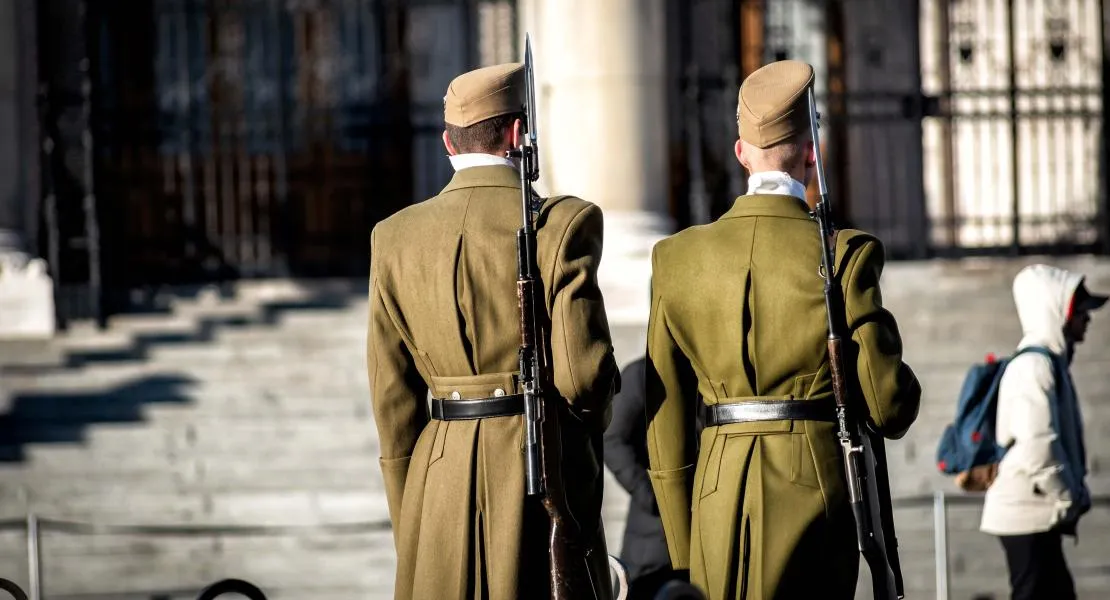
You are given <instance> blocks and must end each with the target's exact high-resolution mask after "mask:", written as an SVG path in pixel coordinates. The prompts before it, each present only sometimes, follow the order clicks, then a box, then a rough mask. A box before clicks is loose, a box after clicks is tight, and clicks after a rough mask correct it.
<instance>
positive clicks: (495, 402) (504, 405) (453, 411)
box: [432, 394, 524, 421]
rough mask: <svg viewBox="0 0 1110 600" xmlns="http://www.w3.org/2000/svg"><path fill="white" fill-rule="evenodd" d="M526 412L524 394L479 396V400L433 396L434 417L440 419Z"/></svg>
mask: <svg viewBox="0 0 1110 600" xmlns="http://www.w3.org/2000/svg"><path fill="white" fill-rule="evenodd" d="M523 414H524V394H512V395H509V396H496V397H493V398H479V399H477V400H444V399H442V398H432V418H433V419H436V420H439V421H461V420H463V419H488V418H490V417H511V416H513V415H523Z"/></svg>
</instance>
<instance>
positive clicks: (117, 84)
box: [40, 0, 514, 326]
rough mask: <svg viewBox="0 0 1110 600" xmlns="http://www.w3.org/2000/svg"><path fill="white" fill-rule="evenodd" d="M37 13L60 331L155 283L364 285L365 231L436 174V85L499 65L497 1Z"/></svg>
mask: <svg viewBox="0 0 1110 600" xmlns="http://www.w3.org/2000/svg"><path fill="white" fill-rule="evenodd" d="M45 5H46V7H45V9H44V10H43V11H42V14H40V29H42V30H43V31H44V33H45V36H40V40H41V44H42V47H43V50H44V51H45V52H46V53H47V54H51V53H53V54H54V55H58V58H57V60H54V61H52V62H50V61H48V62H47V64H45V65H44V68H43V69H41V72H42V73H43V76H42V79H43V86H42V87H43V99H44V101H43V105H44V107H45V109H44V111H43V119H44V130H45V131H48V132H53V136H52V137H51V144H52V145H51V144H48V147H49V148H50V150H49V153H50V156H48V159H49V160H47V161H46V162H47V163H48V164H49V165H53V166H55V167H56V168H54V169H51V170H49V171H45V177H46V179H47V180H48V181H47V185H46V186H45V187H46V188H48V189H51V190H54V192H53V194H52V195H51V194H50V193H47V198H48V200H49V201H48V202H47V203H46V205H47V208H48V210H47V211H46V213H47V214H46V215H45V216H46V221H47V223H46V225H47V229H48V235H47V236H46V237H47V238H48V240H50V241H49V244H50V246H51V250H52V254H51V264H52V266H54V268H55V270H56V273H55V278H56V279H59V275H60V276H61V277H60V279H59V280H60V281H62V282H64V285H63V286H59V297H60V301H59V312H60V313H61V314H59V317H60V318H59V323H60V324H61V325H62V326H64V324H65V321H66V319H67V318H69V317H85V316H97V317H100V319H101V321H102V322H103V321H104V319H105V318H106V317H107V315H110V314H112V313H114V312H118V311H121V310H127V309H129V308H133V307H134V304H135V301H136V298H139V299H140V301H141V298H143V297H144V295H142V294H139V295H136V291H141V290H144V289H145V290H149V289H151V288H154V287H156V286H163V285H180V284H193V283H207V282H220V281H226V280H229V279H235V278H242V277H287V276H293V277H312V276H344V277H364V276H366V274H367V272H368V269H369V232H370V229H371V228H372V227H373V225H374V224H375V223H376V222H377V221H379V220H381V219H382V218H384V217H386V216H388V215H390V214H392V213H393V212H395V211H397V210H398V209H400V208H402V207H404V206H407V205H408V204H410V203H412V202H413V201H414V200H417V199H420V198H424V197H427V196H428V195H430V194H431V193H434V192H435V191H437V190H438V189H439V188H440V187H442V185H443V184H444V183H446V180H447V178H449V176H450V169H449V165H446V168H445V165H444V164H443V163H445V162H446V161H443V160H442V154H443V153H442V148H440V147H439V144H440V142H439V133H440V132H441V131H442V122H441V121H442V119H441V114H442V95H443V90H444V89H445V88H446V86H447V83H448V82H449V81H450V79H451V78H452V77H454V76H455V75H457V74H458V73H459V72H461V71H464V70H466V69H468V68H473V67H475V66H478V64H479V63H483V62H484V63H490V62H493V61H502V60H510V59H511V57H512V55H513V54H514V52H513V47H512V40H513V36H512V31H513V29H514V22H513V19H514V11H513V5H512V3H511V2H510V1H509V0H422V1H421V2H407V1H403V0H142V1H136V2H117V1H115V0H49V1H48V2H46V3H45ZM59 22H60V23H63V24H64V25H63V26H58V23H59ZM483 28H485V29H487V30H488V31H487V33H489V34H490V35H489V36H486V37H492V36H494V35H495V34H496V35H499V36H500V37H501V38H503V39H506V43H505V44H501V45H497V44H494V45H492V46H491V45H490V44H479V39H480V35H479V30H480V29H483ZM490 28H492V30H489V29H490ZM59 107H65V108H59ZM67 111H68V112H67ZM67 115H68V116H67ZM77 150H81V151H82V152H83V154H81V153H80V152H76V151H77ZM57 167H60V168H57ZM50 232H52V234H51V233H50Z"/></svg>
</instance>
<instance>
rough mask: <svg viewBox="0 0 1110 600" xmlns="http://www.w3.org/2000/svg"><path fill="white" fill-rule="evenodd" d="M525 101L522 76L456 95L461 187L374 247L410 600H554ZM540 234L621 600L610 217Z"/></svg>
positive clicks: (387, 431) (375, 381)
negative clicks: (525, 357)
mask: <svg viewBox="0 0 1110 600" xmlns="http://www.w3.org/2000/svg"><path fill="white" fill-rule="evenodd" d="M523 90H524V69H523V65H521V64H516V63H514V64H506V65H498V66H493V67H487V68H483V69H478V70H476V71H471V72H469V73H465V74H463V75H461V76H459V77H458V78H456V79H455V80H454V81H452V82H451V85H450V87H449V88H448V90H447V95H446V97H445V98H444V117H445V121H446V128H445V129H446V130H445V132H444V135H443V141H444V145H445V146H446V148H447V152H448V154H449V155H450V160H451V163H452V165H453V166H454V168H455V170H456V173H455V175H454V177H453V178H452V179H451V181H450V183H448V184H447V187H445V188H444V189H443V191H441V192H440V193H439V195H437V196H435V197H433V198H431V199H429V200H427V201H425V202H421V203H419V204H416V205H414V206H411V207H408V208H406V209H404V210H402V211H400V212H398V213H397V214H395V215H393V216H392V217H390V218H388V219H386V220H384V221H382V222H380V223H379V224H378V225H377V226H376V227H375V228H374V230H373V233H372V235H371V267H370V269H371V286H370V309H369V310H370V316H369V332H368V339H367V354H368V359H367V366H368V371H369V379H370V388H371V399H372V403H373V407H374V417H375V421H376V424H377V428H378V434H379V437H380V440H381V468H382V474H383V476H384V479H385V489H386V496H387V498H388V501H389V514H390V519H391V520H392V522H393V536H394V541H395V545H396V550H397V558H398V560H397V574H396V591H395V596H394V597H395V598H398V599H402V600H407V599H420V600H423V599H429V600H431V599H436V600H439V599H442V600H456V599H457V600H462V599H470V598H475V599H477V598H482V599H489V600H510V599H516V598H546V597H548V591H547V587H546V586H547V573H546V569H547V565H548V554H547V547H548V546H547V538H546V532H547V516H546V514H545V513H544V512H543V510H542V508H541V507H540V505H539V501H538V499H534V498H526V497H525V493H524V456H523V454H522V447H523V438H522V434H523V418H522V414H523V403H522V398H521V396H520V389H519V386H518V382H517V380H518V373H517V369H518V362H517V350H518V347H519V344H520V329H519V328H520V320H519V313H518V309H517V297H516V279H517V262H516V232H517V229H519V228H520V226H521V184H520V173H519V171H518V170H517V167H516V165H515V164H514V163H513V162H512V161H510V160H509V159H507V158H505V156H506V151H507V150H509V149H510V148H514V147H516V146H517V145H518V141H519V138H520V135H521V133H520V132H521V121H520V117H521V116H522V106H523V102H524V93H523ZM536 228H537V233H536V237H537V265H538V267H539V271H540V277H541V280H542V284H543V290H544V291H543V292H542V298H543V308H545V309H546V313H547V316H548V318H549V323H550V331H549V333H550V342H549V348H550V350H551V357H552V361H553V365H552V370H553V380H554V384H555V387H556V388H557V390H554V391H555V392H556V393H557V397H555V398H553V400H554V401H557V402H565V403H566V405H567V406H568V407H569V410H568V412H567V413H565V414H569V415H571V418H562V419H561V422H562V425H563V430H562V445H563V467H564V470H563V471H564V479H565V482H566V487H567V491H568V495H569V496H570V498H569V503H570V505H571V508H572V510H573V513H574V514H573V517H574V519H575V520H576V521H577V522H578V523H579V525H581V527H582V528H583V530H584V531H586V532H592V533H594V537H593V544H592V547H593V553H592V559H593V560H594V561H595V563H596V564H595V565H594V569H593V571H592V572H593V573H594V574H595V576H597V580H596V581H597V586H598V587H599V588H600V589H601V591H602V595H601V598H608V597H609V595H610V594H611V588H610V584H609V572H608V564H607V552H606V548H605V542H604V536H603V535H602V525H601V495H602V483H603V479H602V477H603V471H602V465H603V462H602V438H601V435H602V432H603V431H604V429H605V427H606V425H607V422H608V419H609V408H610V400H611V398H612V395H613V393H614V392H615V391H616V389H617V388H618V387H619V373H618V370H617V365H616V362H615V360H614V358H613V348H612V344H611V341H610V334H609V328H608V322H607V320H606V316H605V305H604V303H603V301H602V296H601V291H600V290H599V288H598V282H597V268H598V263H599V261H600V260H601V247H602V215H601V211H600V209H599V208H598V207H597V206H595V205H593V204H591V203H589V202H586V201H584V200H581V199H578V198H574V197H568V196H564V197H557V198H549V199H546V200H545V201H544V202H543V204H542V207H541V208H540V211H539V216H538V218H537V221H536ZM549 391H551V390H549ZM429 392H430V395H431V397H432V399H431V400H430V401H429V399H428V397H427V396H428V394H429ZM549 398H551V396H549ZM468 400H469V401H471V402H460V401H468Z"/></svg>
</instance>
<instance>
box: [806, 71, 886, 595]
mask: <svg viewBox="0 0 1110 600" xmlns="http://www.w3.org/2000/svg"><path fill="white" fill-rule="evenodd" d="M809 127H810V133H811V134H812V136H813V151H814V154H815V155H816V159H817V186H818V191H819V192H820V200H819V201H818V202H817V206H816V207H815V208H814V211H813V215H812V216H813V218H814V219H815V220H816V221H817V228H818V230H819V232H820V236H821V249H822V252H821V276H822V278H823V279H824V280H825V312H826V315H827V317H828V326H829V337H828V345H829V370H830V372H831V374H832V385H833V397H834V398H835V400H836V423H837V432H836V437H837V441H838V442H839V443H840V447H841V449H842V450H843V452H844V474H845V476H846V478H847V480H848V481H847V483H848V502H849V504H850V505H851V507H852V516H853V517H854V518H855V521H856V542H857V545H858V547H859V551H860V553H861V554H862V555H863V558H864V559H865V560H866V561H867V567H868V569H870V571H871V584H872V591H873V593H874V594H875V598H876V600H891V599H894V598H902V597H904V587H903V582H902V569H901V564H900V563H899V560H898V540H897V539H896V537H895V535H894V515H893V507H892V506H891V500H890V481H889V479H888V478H887V470H886V450H885V446H884V444H883V438H882V436H881V435H879V434H877V433H875V432H873V431H871V430H870V428H869V427H868V426H867V424H866V421H865V420H864V419H863V418H861V416H860V415H858V414H855V411H854V410H853V409H852V408H851V407H849V406H848V391H847V389H846V388H845V381H844V355H843V353H842V352H841V336H840V332H839V331H838V329H839V327H838V323H839V321H840V317H839V315H842V314H843V311H841V310H839V308H840V307H842V304H841V303H839V302H838V300H842V298H840V297H839V296H838V292H839V291H840V290H839V288H838V286H837V284H836V281H835V276H834V273H833V267H834V262H833V255H834V253H835V250H836V248H835V246H836V233H835V231H834V230H833V228H832V215H831V214H830V211H829V191H828V187H827V186H826V184H825V168H824V166H823V165H822V163H821V139H820V137H819V136H818V133H817V129H818V125H817V101H816V99H815V97H814V94H813V88H812V87H810V88H809Z"/></svg>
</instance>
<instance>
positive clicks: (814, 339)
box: [646, 61, 921, 600]
mask: <svg viewBox="0 0 1110 600" xmlns="http://www.w3.org/2000/svg"><path fill="white" fill-rule="evenodd" d="M812 83H813V69H812V68H811V67H810V66H809V65H807V64H805V63H801V62H797V61H780V62H776V63H773V64H770V65H767V66H765V67H763V68H761V69H759V70H757V71H756V72H754V73H753V74H752V75H751V76H750V77H748V79H747V80H746V81H745V82H744V84H743V85H742V86H741V88H740V94H739V105H738V110H737V119H738V121H739V123H738V125H739V130H740V140H738V141H737V143H736V156H737V159H738V160H739V161H740V162H741V164H743V166H744V167H745V168H746V169H747V170H748V171H749V173H750V179H749V180H748V193H747V194H746V195H744V196H741V197H739V198H738V199H737V200H736V202H735V204H734V206H733V207H732V209H731V210H729V211H728V212H727V213H726V214H725V215H723V216H722V217H721V218H720V219H719V220H717V221H716V222H714V223H711V224H709V225H704V226H698V227H691V228H689V229H687V230H685V231H682V232H680V233H678V234H676V235H673V236H671V237H670V238H668V239H666V240H663V241H662V242H660V243H659V244H657V245H656V247H655V249H654V252H653V256H652V264H653V273H652V302H651V311H650V317H649V324H648V327H649V330H648V367H647V406H646V410H647V419H648V436H647V437H648V454H649V458H650V463H651V472H650V477H651V480H652V485H653V487H654V489H655V494H656V497H657V499H658V502H659V508H660V514H661V516H662V519H663V527H664V531H665V533H666V537H667V542H668V547H669V552H670V557H671V562H672V564H673V566H674V567H675V568H676V569H689V570H690V581H691V582H692V583H694V584H695V585H696V586H697V587H698V588H699V589H701V590H702V591H703V592H704V593H705V594H706V595H707V596H708V597H709V598H710V599H711V600H723V599H725V598H728V599H730V600H731V599H734V598H744V599H747V600H764V599H771V598H818V597H819V598H829V599H837V598H842V599H846V600H847V599H850V598H852V597H853V594H854V590H855V584H856V579H857V574H858V570H859V558H860V557H859V552H858V550H857V548H856V538H855V533H854V525H853V517H852V512H851V509H850V508H849V505H848V502H847V497H846V494H845V480H844V472H843V464H842V458H841V450H840V448H839V446H838V445H837V439H836V435H835V431H836V428H835V423H834V418H835V417H834V412H833V398H832V383H831V380H830V379H831V378H830V375H829V365H828V354H827V346H826V337H827V335H828V329H827V323H826V316H825V303H824V297H823V293H822V292H823V280H822V276H821V272H820V271H819V266H820V265H821V243H820V238H819V233H818V229H817V225H816V223H815V222H814V220H813V219H812V218H811V217H810V209H809V207H808V206H807V204H806V202H805V197H806V195H805V183H807V182H808V180H809V178H810V177H811V174H812V172H813V167H814V165H815V155H814V151H813V142H812V140H811V136H810V134H809V112H808V105H807V91H808V88H809V86H811V85H812ZM835 252H836V255H835V256H836V258H835V265H836V271H835V275H836V281H837V282H838V283H839V285H840V287H841V289H842V290H843V295H844V301H845V302H844V304H845V306H844V314H843V315H840V318H841V319H842V320H843V321H844V322H845V323H846V325H847V329H846V330H845V331H846V335H845V344H844V346H845V351H846V355H845V361H846V363H847V364H846V366H847V367H848V370H847V372H846V375H845V376H846V378H847V379H848V380H849V381H848V387H849V393H850V395H852V396H853V397H854V399H853V400H854V401H856V402H858V406H859V407H860V409H861V410H862V411H865V412H866V414H867V415H868V417H869V421H870V423H871V425H872V427H873V428H875V429H876V430H877V431H878V432H880V433H881V434H883V435H884V436H886V437H888V438H891V439H897V438H899V437H901V436H902V435H904V434H905V432H906V430H907V429H908V428H909V426H910V425H911V424H912V423H913V421H914V420H915V419H916V417H917V411H918V405H919V401H920V394H921V388H920V386H919V384H918V382H917V379H916V377H915V376H914V374H913V372H912V371H911V370H910V368H909V367H908V366H907V365H905V364H904V363H903V362H902V342H901V339H900V337H899V333H898V328H897V325H896V323H895V320H894V318H893V316H892V315H891V314H890V313H889V312H888V311H887V310H885V309H884V308H883V305H882V299H881V294H880V289H879V277H880V275H881V273H882V269H883V262H884V254H883V246H882V244H881V243H880V241H879V240H878V239H876V238H875V237H873V236H871V235H868V234H866V233H864V232H861V231H854V230H842V231H840V232H839V235H838V237H837V242H836V249H835ZM699 410H700V411H703V416H704V419H705V428H704V429H703V431H702V433H701V435H700V439H695V437H694V433H693V432H694V427H695V425H694V423H695V414H696V411H699Z"/></svg>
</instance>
